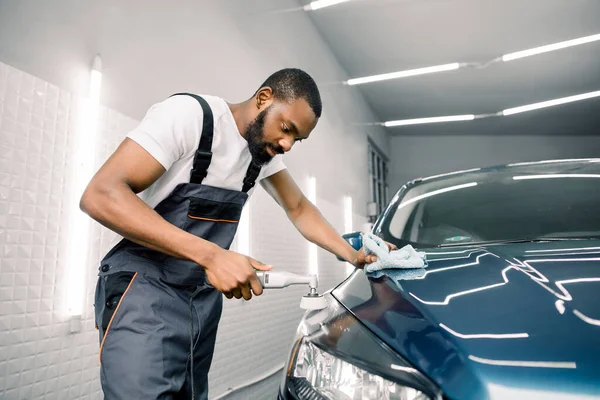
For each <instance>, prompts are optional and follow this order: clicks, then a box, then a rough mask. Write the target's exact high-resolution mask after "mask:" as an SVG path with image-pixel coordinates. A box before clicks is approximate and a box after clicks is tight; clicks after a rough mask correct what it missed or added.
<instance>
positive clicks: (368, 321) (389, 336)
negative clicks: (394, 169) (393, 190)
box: [279, 159, 600, 400]
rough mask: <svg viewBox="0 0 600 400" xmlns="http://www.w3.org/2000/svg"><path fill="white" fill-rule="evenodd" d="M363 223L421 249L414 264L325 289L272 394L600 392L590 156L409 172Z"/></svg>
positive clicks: (599, 209)
mask: <svg viewBox="0 0 600 400" xmlns="http://www.w3.org/2000/svg"><path fill="white" fill-rule="evenodd" d="M373 233H374V234H376V235H378V236H380V237H381V238H383V239H385V240H386V241H389V242H391V243H394V244H396V245H397V246H398V247H399V248H400V247H403V246H405V245H407V244H410V245H412V246H413V247H414V248H415V249H417V250H418V251H421V252H425V253H426V256H427V260H428V263H429V265H428V267H427V269H426V270H425V274H424V275H422V276H420V277H419V278H416V279H410V280H406V279H398V277H397V276H393V275H387V276H384V277H382V278H378V279H374V278H369V277H368V276H366V275H365V272H363V271H360V270H357V271H355V272H354V273H353V274H352V275H351V276H350V277H349V278H348V279H346V280H345V281H344V282H342V283H341V284H340V285H339V286H337V287H336V288H334V289H333V290H332V291H330V292H329V293H327V294H326V297H327V300H328V304H329V307H328V308H326V309H324V310H320V311H310V312H308V313H306V314H305V316H304V317H303V320H302V322H301V324H300V326H299V328H298V332H297V340H296V342H295V343H294V344H293V346H292V350H291V352H290V358H289V361H288V364H287V365H286V370H285V371H284V376H283V380H282V384H281V387H280V393H279V398H280V399H300V400H308V399H310V400H321V399H336V400H337V399H340V400H341V399H343V400H355V399H378V400H379V399H388V400H424V399H456V400H458V399H477V400H483V399H588V398H600V159H585V160H561V161H543V162H531V163H518V164H511V165H506V166H502V167H494V168H486V169H476V170H470V171H463V172H457V173H452V174H445V175H441V176H436V177H430V178H424V179H418V180H415V181H412V182H410V183H408V184H406V185H405V186H403V187H402V188H401V189H400V190H399V191H398V193H397V194H396V195H395V197H394V198H393V199H392V201H391V202H390V204H389V206H388V207H387V209H386V210H385V212H384V213H383V214H382V215H381V216H380V217H379V219H378V221H377V222H376V224H375V226H374V228H373ZM347 239H348V240H349V241H350V242H352V243H353V245H354V246H355V247H356V248H358V247H359V246H360V245H361V243H360V241H359V240H358V239H360V236H359V235H357V234H355V235H348V237H347Z"/></svg>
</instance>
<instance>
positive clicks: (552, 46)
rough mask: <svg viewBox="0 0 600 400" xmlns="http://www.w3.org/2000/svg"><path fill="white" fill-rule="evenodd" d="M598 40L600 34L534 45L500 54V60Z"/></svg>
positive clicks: (509, 59) (513, 58)
mask: <svg viewBox="0 0 600 400" xmlns="http://www.w3.org/2000/svg"><path fill="white" fill-rule="evenodd" d="M598 40H600V34H597V35H591V36H585V37H582V38H578V39H572V40H567V41H564V42H559V43H554V44H549V45H546V46H541V47H534V48H533V49H528V50H522V51H517V52H514V53H510V54H505V55H503V56H502V61H505V62H506V61H512V60H516V59H519V58H523V57H529V56H533V55H536V54H541V53H547V52H549V51H555V50H560V49H564V48H567V47H572V46H578V45H580V44H585V43H590V42H595V41H598Z"/></svg>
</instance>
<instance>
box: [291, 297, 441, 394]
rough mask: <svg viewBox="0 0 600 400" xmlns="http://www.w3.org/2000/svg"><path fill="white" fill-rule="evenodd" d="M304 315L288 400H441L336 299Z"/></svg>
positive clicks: (425, 380)
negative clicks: (322, 307) (321, 308)
mask: <svg viewBox="0 0 600 400" xmlns="http://www.w3.org/2000/svg"><path fill="white" fill-rule="evenodd" d="M326 298H327V300H328V304H329V306H328V307H327V308H326V309H323V310H319V311H310V312H308V313H307V314H305V315H304V317H303V319H302V321H301V323H300V326H299V327H298V331H297V334H296V341H295V344H294V346H293V347H292V349H291V351H290V358H289V360H288V363H287V367H286V371H285V374H284V376H283V377H282V378H283V379H282V389H283V391H282V393H285V397H283V398H284V399H294V400H359V399H361V400H362V399H364V400H375V399H377V400H434V399H435V400H438V399H441V392H440V390H439V388H438V387H437V386H436V385H435V384H434V383H433V382H432V381H431V380H429V379H428V378H427V377H425V376H424V375H423V374H421V373H420V372H419V371H418V370H417V369H415V368H414V367H412V366H411V365H410V364H409V363H408V362H406V361H405V360H404V359H403V358H402V357H401V356H400V355H399V354H398V353H397V352H395V351H394V350H393V349H391V348H390V347H389V346H387V345H386V344H385V343H383V342H382V341H381V340H380V339H379V338H378V337H377V336H375V335H374V334H373V333H372V332H371V331H370V330H369V329H367V328H366V327H365V326H364V325H362V323H360V322H359V321H358V320H357V319H356V317H355V316H354V315H353V314H352V313H350V312H348V310H346V309H345V308H344V307H343V306H342V305H341V304H340V303H339V302H337V300H335V298H334V297H333V296H331V295H327V296H326Z"/></svg>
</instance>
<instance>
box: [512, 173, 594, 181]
mask: <svg viewBox="0 0 600 400" xmlns="http://www.w3.org/2000/svg"><path fill="white" fill-rule="evenodd" d="M556 178H600V175H599V174H545V175H522V176H513V180H515V181H523V180H528V179H556Z"/></svg>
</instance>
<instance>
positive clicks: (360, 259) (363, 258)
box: [352, 242, 398, 269]
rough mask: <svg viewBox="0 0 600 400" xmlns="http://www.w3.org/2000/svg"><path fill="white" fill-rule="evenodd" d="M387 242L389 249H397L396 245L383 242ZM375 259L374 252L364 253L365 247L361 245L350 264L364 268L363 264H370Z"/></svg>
mask: <svg viewBox="0 0 600 400" xmlns="http://www.w3.org/2000/svg"><path fill="white" fill-rule="evenodd" d="M385 244H387V246H388V249H389V251H393V250H398V247H396V246H394V245H393V244H391V243H388V242H385ZM375 261H377V256H376V255H375V254H365V248H364V247H363V248H362V249H360V250H359V251H357V252H356V259H355V260H354V262H353V263H352V264H354V266H355V267H356V268H360V269H362V268H364V267H365V264H371V263H374V262H375Z"/></svg>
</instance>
